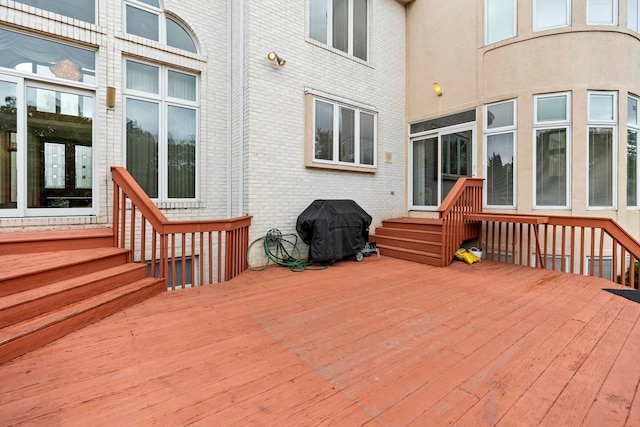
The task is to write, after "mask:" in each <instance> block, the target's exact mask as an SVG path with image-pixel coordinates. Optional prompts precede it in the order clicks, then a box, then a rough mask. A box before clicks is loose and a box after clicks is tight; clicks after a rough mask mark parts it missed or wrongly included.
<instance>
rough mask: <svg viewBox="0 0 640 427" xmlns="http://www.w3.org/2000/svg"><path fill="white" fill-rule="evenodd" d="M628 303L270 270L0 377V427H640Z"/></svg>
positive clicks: (484, 284)
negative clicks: (454, 426)
mask: <svg viewBox="0 0 640 427" xmlns="http://www.w3.org/2000/svg"><path fill="white" fill-rule="evenodd" d="M603 288H611V289H619V290H621V291H620V292H618V293H620V294H621V295H616V294H614V293H612V292H610V291H606V290H603ZM634 299H635V301H634ZM638 301H640V298H638V291H633V290H626V289H622V288H621V287H619V286H617V285H614V284H613V283H611V282H607V281H604V280H602V279H596V278H588V277H582V276H577V275H571V274H562V273H557V272H551V271H546V270H535V269H531V268H528V267H517V266H511V265H506V264H499V263H494V262H482V263H479V264H474V265H467V264H464V263H462V262H455V263H454V264H452V265H451V266H450V267H447V268H437V267H429V266H425V265H421V264H417V263H411V262H407V261H401V260H397V259H392V258H387V257H381V258H377V257H375V256H374V257H371V258H366V259H365V260H364V261H363V262H361V263H356V262H352V261H344V262H340V263H336V264H335V265H334V266H332V267H330V268H329V269H327V270H323V271H305V272H301V273H294V272H291V271H289V270H287V269H284V268H281V267H277V266H274V267H269V268H268V269H267V270H265V271H262V272H253V271H249V272H245V273H243V274H241V275H240V276H239V277H237V278H236V279H234V280H232V281H231V282H227V283H222V284H217V285H214V286H205V287H201V288H197V289H191V290H185V291H178V292H170V293H165V294H162V295H159V296H156V297H153V298H152V299H150V300H148V301H146V302H144V303H141V304H139V305H137V306H135V307H132V308H129V309H127V310H125V311H123V312H120V313H117V314H115V315H113V316H111V317H110V318H107V319H104V320H101V321H99V322H98V323H95V324H93V325H91V326H89V327H86V328H84V329H82V330H80V331H77V332H74V333H73V334H71V335H68V336H66V337H64V338H62V339H60V340H58V341H56V342H54V343H51V344H49V345H47V346H45V347H43V348H40V349H38V350H35V351H33V352H31V353H29V354H27V355H25V356H22V357H20V358H18V359H16V360H14V361H12V362H9V363H8V364H5V365H2V366H0V424H2V425H7V426H9V425H11V426H13V425H37V426H56V425H64V426H69V425H70V426H74V425H82V426H88V425H91V426H98V425H109V426H114V425H122V426H124V425H126V426H133V425H135V426H140V425H143V426H144V425H151V424H155V425H163V426H169V425H203V426H214V425H215V426H245V425H252V426H274V425H278V426H316V425H338V426H363V425H366V426H374V425H385V426H405V425H415V426H441V425H448V424H454V425H460V426H483V425H501V426H516V425H517V426H520V425H547V426H578V425H585V426H607V427H609V426H638V425H640V393H638V385H639V381H640V362H639V358H640V322H639V321H638V319H639V317H640V303H638Z"/></svg>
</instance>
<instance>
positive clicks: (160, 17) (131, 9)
mask: <svg viewBox="0 0 640 427" xmlns="http://www.w3.org/2000/svg"><path fill="white" fill-rule="evenodd" d="M125 31H126V32H127V33H128V34H133V35H136V36H140V37H144V38H145V39H149V40H154V41H157V42H160V43H164V44H166V45H168V46H172V47H176V48H178V49H183V50H186V51H189V52H193V53H197V49H196V44H195V42H194V41H193V38H192V37H191V35H190V34H189V32H188V31H187V30H186V29H185V28H184V27H183V26H182V25H181V24H180V23H179V22H178V21H176V20H175V19H172V18H170V17H168V16H164V14H163V12H162V10H161V9H160V4H159V2H158V0H128V1H126V2H125Z"/></svg>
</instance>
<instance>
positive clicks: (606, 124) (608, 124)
mask: <svg viewBox="0 0 640 427" xmlns="http://www.w3.org/2000/svg"><path fill="white" fill-rule="evenodd" d="M596 94H597V95H612V96H613V100H612V102H613V119H612V120H591V119H590V118H589V116H590V114H591V95H596ZM617 122H618V93H617V92H615V91H597V90H590V91H587V134H586V136H587V141H586V142H587V144H586V145H587V149H586V156H585V167H586V169H585V171H586V173H587V177H586V178H587V193H586V195H585V201H586V204H587V210H590V211H598V210H600V211H602V210H612V209H613V210H616V209H617V208H618V197H617V194H618V192H617V188H616V187H617V185H616V183H617V182H618V156H617V155H616V153H617V152H618V126H617ZM591 128H610V129H613V135H612V138H613V147H611V150H612V153H611V156H612V159H613V165H612V174H613V176H612V177H611V194H612V200H611V201H612V205H611V206H589V176H588V174H589V130H590V129H591Z"/></svg>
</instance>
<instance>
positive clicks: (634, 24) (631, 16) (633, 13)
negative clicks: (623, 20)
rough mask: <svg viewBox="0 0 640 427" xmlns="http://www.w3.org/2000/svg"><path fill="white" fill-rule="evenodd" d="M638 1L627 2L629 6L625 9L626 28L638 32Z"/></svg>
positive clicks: (639, 20) (639, 10)
mask: <svg viewBox="0 0 640 427" xmlns="http://www.w3.org/2000/svg"><path fill="white" fill-rule="evenodd" d="M639 3H640V1H639V0H629V5H628V7H627V26H628V27H629V29H630V30H633V31H640V26H639V25H638V24H639V23H640V7H638V4H639Z"/></svg>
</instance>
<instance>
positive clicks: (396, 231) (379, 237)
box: [369, 218, 442, 267]
mask: <svg viewBox="0 0 640 427" xmlns="http://www.w3.org/2000/svg"><path fill="white" fill-rule="evenodd" d="M369 241H370V242H375V243H376V246H377V247H378V249H379V250H380V254H381V255H385V256H390V257H393V258H399V259H404V260H407V261H414V262H419V263H422V264H427V265H433V266H438V267H439V266H441V265H442V255H441V253H442V251H441V248H442V222H441V221H440V220H438V219H421V218H395V219H390V220H385V221H382V227H377V228H376V229H375V232H374V233H373V234H371V235H370V236H369Z"/></svg>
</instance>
